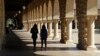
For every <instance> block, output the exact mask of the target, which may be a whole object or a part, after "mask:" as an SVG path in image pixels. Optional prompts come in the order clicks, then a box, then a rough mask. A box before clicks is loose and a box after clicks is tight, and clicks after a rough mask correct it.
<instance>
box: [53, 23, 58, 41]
mask: <svg viewBox="0 0 100 56" xmlns="http://www.w3.org/2000/svg"><path fill="white" fill-rule="evenodd" d="M55 38H58V22H54V37H53V39H55Z"/></svg>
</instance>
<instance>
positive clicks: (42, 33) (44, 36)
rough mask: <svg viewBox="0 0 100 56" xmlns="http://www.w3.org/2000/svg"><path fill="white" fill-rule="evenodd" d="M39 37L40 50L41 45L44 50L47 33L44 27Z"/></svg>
mask: <svg viewBox="0 0 100 56" xmlns="http://www.w3.org/2000/svg"><path fill="white" fill-rule="evenodd" d="M40 36H41V48H43V43H45V48H46V47H47V36H48V33H47V29H46V27H45V25H43V26H42V29H41V32H40Z"/></svg>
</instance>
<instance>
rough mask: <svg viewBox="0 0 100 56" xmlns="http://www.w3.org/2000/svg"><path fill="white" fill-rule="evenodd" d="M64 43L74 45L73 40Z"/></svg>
mask: <svg viewBox="0 0 100 56" xmlns="http://www.w3.org/2000/svg"><path fill="white" fill-rule="evenodd" d="M66 44H73V45H74V43H73V40H67V41H66Z"/></svg>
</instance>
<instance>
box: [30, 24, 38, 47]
mask: <svg viewBox="0 0 100 56" xmlns="http://www.w3.org/2000/svg"><path fill="white" fill-rule="evenodd" d="M31 33H32V39H33V45H34V48H35V47H36V40H37V34H38V29H37V25H36V24H34V26H33V27H32V28H31Z"/></svg>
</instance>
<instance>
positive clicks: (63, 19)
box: [59, 0, 68, 43]
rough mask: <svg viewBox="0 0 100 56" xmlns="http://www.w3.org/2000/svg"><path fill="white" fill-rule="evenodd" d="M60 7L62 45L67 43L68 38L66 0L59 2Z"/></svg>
mask: <svg viewBox="0 0 100 56" xmlns="http://www.w3.org/2000/svg"><path fill="white" fill-rule="evenodd" d="M59 7H60V20H61V40H60V42H61V43H66V41H67V39H68V36H67V31H66V29H67V22H66V17H65V15H66V0H59Z"/></svg>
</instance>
